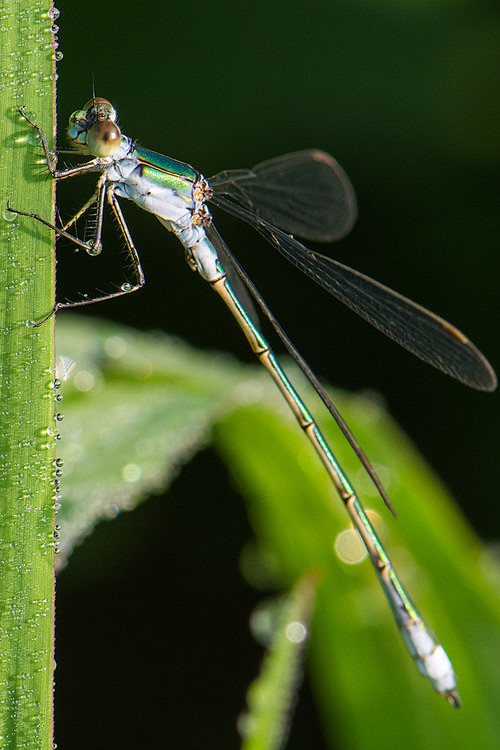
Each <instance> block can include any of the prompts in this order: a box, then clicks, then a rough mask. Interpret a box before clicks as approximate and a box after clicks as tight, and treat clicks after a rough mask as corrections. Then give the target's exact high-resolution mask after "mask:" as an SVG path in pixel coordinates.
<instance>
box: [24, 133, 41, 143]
mask: <svg viewBox="0 0 500 750" xmlns="http://www.w3.org/2000/svg"><path fill="white" fill-rule="evenodd" d="M26 140H27V141H28V143H29V144H30V146H39V145H40V133H39V132H38V130H30V132H29V133H28V135H27V136H26Z"/></svg>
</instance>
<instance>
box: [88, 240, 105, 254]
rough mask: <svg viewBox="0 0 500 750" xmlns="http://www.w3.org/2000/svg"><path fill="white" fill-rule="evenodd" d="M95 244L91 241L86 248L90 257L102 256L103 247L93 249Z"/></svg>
mask: <svg viewBox="0 0 500 750" xmlns="http://www.w3.org/2000/svg"><path fill="white" fill-rule="evenodd" d="M93 243H94V240H89V242H88V245H89V247H87V248H86V250H87V253H88V254H89V255H100V254H101V250H102V247H99V246H97V247H93Z"/></svg>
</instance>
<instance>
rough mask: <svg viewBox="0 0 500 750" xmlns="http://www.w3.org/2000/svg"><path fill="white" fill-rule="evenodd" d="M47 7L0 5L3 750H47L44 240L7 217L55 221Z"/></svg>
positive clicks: (48, 462) (49, 490)
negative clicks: (29, 116) (38, 131)
mask: <svg viewBox="0 0 500 750" xmlns="http://www.w3.org/2000/svg"><path fill="white" fill-rule="evenodd" d="M48 6H49V3H48V2H40V1H39V0H31V2H27V1H26V0H25V1H24V2H20V1H16V0H2V2H0V20H1V27H0V28H1V32H0V39H1V43H0V55H1V63H2V64H1V68H0V112H1V116H0V149H1V152H0V243H1V248H2V262H1V266H0V268H1V270H0V273H1V279H2V281H1V283H0V297H1V302H0V310H1V312H0V316H1V321H0V342H1V343H0V357H1V372H0V378H1V380H0V383H1V405H2V408H1V431H0V446H1V447H0V453H1V459H2V460H1V467H2V471H1V479H0V482H1V491H0V524H1V536H0V560H1V571H2V572H1V584H0V586H1V588H0V602H1V603H0V653H1V661H0V747H2V750H18V748H21V747H22V748H43V749H44V750H50V749H51V748H52V741H53V740H52V736H53V732H52V671H53V646H54V644H53V610H54V575H53V542H54V540H53V531H54V483H53V476H54V463H53V462H54V455H55V438H54V433H55V428H54V398H53V395H54V390H53V388H52V387H51V382H52V380H53V378H54V370H53V364H54V326H53V323H49V324H47V325H45V326H42V327H41V328H37V329H34V328H30V327H29V326H28V325H27V323H28V321H31V320H33V319H34V318H36V317H41V316H43V315H44V314H46V313H47V312H48V311H50V309H51V306H53V295H54V272H55V263H54V255H53V241H52V238H51V236H50V232H47V231H46V230H45V229H42V228H41V227H38V226H36V225H35V223H34V222H32V221H30V220H28V219H21V218H20V217H18V216H15V215H14V214H9V213H7V212H6V211H5V209H6V207H7V201H9V202H10V205H12V206H13V207H15V208H19V209H21V210H31V211H33V210H36V211H37V212H39V213H40V214H43V216H45V217H47V218H50V217H51V216H52V215H53V205H54V195H53V185H52V181H51V180H50V179H47V176H46V174H45V175H44V176H43V177H42V176H40V174H39V172H40V171H41V169H40V167H39V166H38V165H36V161H37V159H38V158H39V157H38V154H37V152H36V151H35V149H34V148H33V145H32V144H33V143H34V140H33V132H32V129H31V128H30V127H29V125H27V123H26V122H25V121H24V120H23V119H22V118H21V117H20V115H19V113H18V111H17V108H18V107H20V106H22V105H25V106H26V107H27V109H28V110H29V111H30V112H31V113H36V117H37V122H38V123H40V124H41V125H42V126H43V128H44V129H45V131H46V133H48V134H51V133H53V132H54V106H55V62H54V49H53V47H52V42H53V35H52V32H51V26H52V21H51V19H50V18H49V17H48V15H47V11H48Z"/></svg>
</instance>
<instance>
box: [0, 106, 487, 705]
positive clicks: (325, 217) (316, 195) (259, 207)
mask: <svg viewBox="0 0 500 750" xmlns="http://www.w3.org/2000/svg"><path fill="white" fill-rule="evenodd" d="M21 114H23V116H24V117H25V119H26V120H27V121H28V122H29V123H30V124H31V125H32V126H33V127H34V128H35V129H36V130H37V131H38V133H39V136H40V142H41V145H42V147H43V150H44V154H45V159H46V162H47V166H48V169H49V171H50V173H51V175H52V177H54V179H56V180H63V179H66V178H70V177H76V176H78V175H82V174H86V173H90V172H97V173H98V174H99V175H100V176H99V180H98V182H97V187H96V190H95V192H94V193H93V195H92V196H91V197H90V198H89V200H88V201H87V202H86V203H85V204H84V205H83V206H82V208H81V209H80V210H79V211H78V212H77V214H76V215H75V216H74V217H73V218H72V219H71V220H70V221H69V222H68V223H67V224H65V225H63V226H53V225H52V224H50V223H49V222H47V221H45V220H44V219H43V218H41V217H40V216H38V215H37V214H33V213H26V212H23V211H17V210H15V209H10V210H11V211H14V212H15V213H18V214H20V215H22V216H30V217H32V218H34V219H37V220H38V221H40V222H42V223H43V224H45V225H46V226H48V227H50V228H51V229H53V230H54V231H55V232H56V233H57V234H58V235H60V236H63V237H67V238H68V239H69V240H71V241H72V242H74V243H75V244H76V245H78V246H79V247H82V248H84V249H85V250H86V251H87V252H88V253H89V254H91V255H96V254H98V253H100V251H101V246H102V239H101V238H102V227H103V217H104V206H105V203H106V201H107V202H108V203H109V205H110V206H111V210H112V212H113V214H114V216H115V217H116V220H117V222H118V226H119V228H120V231H121V233H122V235H123V238H124V240H125V244H126V247H127V250H128V254H129V255H130V259H131V261H132V265H133V269H134V274H135V279H134V283H131V284H130V283H127V284H123V285H122V287H120V288H119V289H117V290H116V291H114V292H112V293H110V294H104V295H101V296H100V297H97V298H95V297H94V298H84V299H82V300H80V301H77V302H59V303H57V305H56V307H55V308H54V310H52V311H51V312H50V313H49V314H48V315H47V316H46V317H45V318H44V319H43V321H41V322H44V321H45V320H47V318H48V317H50V316H51V315H52V314H53V313H54V312H55V311H56V310H59V309H61V308H64V307H75V306H77V305H87V304H90V303H92V302H95V301H99V300H107V299H111V298H112V297H118V296H120V295H123V294H128V293H130V292H133V291H135V290H137V289H139V288H140V287H141V286H142V285H143V284H144V274H143V271H142V268H141V264H140V260H139V256H138V253H137V250H136V248H135V245H134V242H133V240H132V236H131V234H130V232H129V229H128V227H127V224H126V222H125V219H124V216H123V213H122V210H121V207H120V204H119V200H118V199H119V198H127V199H129V200H131V201H134V202H135V203H136V204H137V205H138V206H140V207H141V208H143V209H144V210H145V211H148V212H149V213H152V214H154V215H155V216H156V217H157V218H158V219H159V220H160V222H161V223H162V224H163V225H164V226H165V227H166V228H167V229H168V230H169V231H171V232H173V233H174V234H175V235H176V236H177V238H178V239H179V240H180V242H181V243H182V245H183V247H184V251H185V254H186V260H187V262H188V264H189V266H190V267H191V268H192V269H193V270H194V271H197V272H198V273H199V274H200V275H201V276H202V278H203V279H205V281H207V282H208V283H209V284H210V285H211V286H212V287H213V289H214V290H215V291H216V292H217V293H218V294H219V295H220V297H222V299H223V301H224V302H225V303H226V305H227V306H228V307H229V309H230V311H231V312H232V314H233V315H234V317H235V318H236V321H237V322H238V324H239V325H240V327H241V328H242V330H243V333H244V334H245V336H246V338H247V339H248V342H249V344H250V346H251V348H252V350H253V352H254V353H255V354H256V356H257V357H258V359H259V360H260V362H261V363H262V364H263V365H264V367H265V368H266V369H267V370H268V371H269V373H270V375H271V377H272V378H273V380H274V381H275V383H276V385H277V386H278V388H279V390H280V391H281V393H282V394H283V396H284V398H285V400H286V402H287V403H288V406H289V407H290V409H291V411H292V412H293V414H294V416H295V418H296V419H297V421H298V423H299V425H300V426H301V427H302V429H303V430H304V433H305V434H306V435H307V437H308V438H309V440H310V441H311V443H312V445H313V446H314V448H315V450H316V452H317V454H318V456H319V458H320V460H321V461H322V463H323V465H324V466H325V468H326V470H327V472H328V474H329V475H330V478H331V481H332V482H333V484H334V486H335V488H336V490H337V492H338V494H339V496H340V498H341V500H342V501H343V503H344V505H345V507H346V509H347V511H348V513H349V515H350V517H351V520H352V522H353V524H354V526H355V527H356V529H357V531H358V532H359V534H360V536H361V538H362V539H363V542H364V544H365V546H366V549H367V551H368V554H369V557H370V559H371V561H372V564H373V566H374V568H375V572H376V574H377V576H378V579H379V581H380V584H381V586H382V588H383V590H384V593H385V595H386V597H387V599H388V601H389V604H390V606H391V609H392V612H393V615H394V618H395V620H396V624H397V626H398V628H399V630H400V632H401V634H402V636H403V638H404V640H405V642H406V644H407V646H408V649H409V651H410V653H411V655H412V657H413V658H414V659H415V661H416V663H417V665H418V668H419V670H420V672H421V673H422V674H423V675H424V676H425V677H427V678H429V679H430V681H431V683H432V685H433V687H434V688H435V690H437V692H439V693H441V694H442V695H444V696H445V697H446V698H447V700H448V701H449V702H450V703H451V704H452V705H453V706H455V707H459V706H460V699H459V696H458V693H457V691H456V678H455V674H454V672H453V667H452V665H451V662H450V660H449V658H448V656H447V654H446V653H445V651H444V649H443V647H442V646H441V645H440V644H439V642H438V641H437V639H436V638H435V636H434V634H433V633H432V631H431V630H430V628H429V627H428V626H427V625H426V624H425V622H424V621H423V620H422V618H421V616H420V614H419V612H418V610H417V609H416V607H415V606H414V605H413V603H412V601H411V599H410V598H409V596H408V594H407V593H406V591H405V589H404V588H403V586H402V584H401V582H400V580H399V578H398V576H397V574H396V572H395V570H394V568H393V566H392V564H391V561H390V559H389V557H388V555H387V553H386V551H385V549H384V547H383V546H382V544H381V542H380V540H379V538H378V536H377V534H376V532H375V530H374V528H373V526H372V525H371V523H370V521H369V519H368V517H367V515H366V513H365V511H364V509H363V507H362V505H361V503H360V501H359V499H358V497H357V495H356V493H355V491H354V489H353V488H352V486H351V484H350V482H349V480H348V478H347V477H346V475H345V473H344V472H343V471H342V469H341V467H340V466H339V464H338V463H337V460H336V458H335V456H334V454H333V453H332V451H331V449H330V447H329V445H328V444H327V442H326V440H325V438H324V437H323V435H322V433H321V431H320V430H319V428H318V426H317V424H316V422H315V421H314V419H313V418H312V416H311V414H310V413H309V411H308V409H307V407H306V406H305V404H304V403H303V401H302V400H301V398H300V396H299V395H298V393H297V392H296V390H295V389H294V387H293V386H292V384H291V382H290V381H289V379H288V378H287V376H286V375H285V373H284V371H283V370H282V368H281V366H280V365H279V363H278V361H277V359H276V356H275V354H274V353H273V351H272V349H271V348H270V346H269V344H268V342H267V341H266V339H265V338H264V336H263V334H262V333H261V330H260V325H259V322H258V318H257V315H256V312H255V308H254V305H253V302H252V299H251V298H253V301H254V302H256V303H257V305H258V307H259V308H260V310H261V311H262V313H263V314H264V315H265V316H266V317H267V318H268V319H269V321H270V322H271V323H272V325H273V327H274V329H275V330H276V332H277V334H278V336H279V337H280V338H281V340H282V342H283V343H284V345H285V347H286V349H287V350H288V352H289V353H290V354H291V355H292V356H293V357H294V359H295V360H296V362H297V363H298V364H299V365H300V367H301V368H302V370H303V371H304V373H305V375H306V376H307V377H308V379H309V380H310V381H311V383H312V384H313V386H314V388H315V389H316V391H317V392H318V394H319V396H320V397H321V399H322V400H323V402H324V403H325V405H326V407H327V408H328V410H329V411H330V413H331V414H332V416H333V417H334V419H335V420H336V422H337V423H338V425H339V427H340V428H341V430H342V432H343V434H344V435H345V437H346V438H347V440H348V441H349V443H350V444H351V445H352V447H353V448H354V450H355V451H356V453H357V455H358V457H359V459H360V460H361V462H362V463H363V466H364V467H365V469H366V470H367V472H368V473H369V475H370V477H371V478H372V480H373V481H374V483H375V485H376V486H377V489H378V491H379V492H380V494H381V496H382V497H383V499H384V501H385V502H386V503H387V505H388V506H389V507H391V506H390V503H389V499H388V497H387V494H386V492H385V490H384V488H383V486H382V484H381V482H380V480H379V479H378V477H377V475H376V473H375V471H374V469H373V468H372V466H371V464H370V462H369V461H368V459H367V457H366V456H365V454H364V453H363V451H362V449H361V448H360V446H359V445H358V443H357V442H356V440H355V438H354V436H353V434H352V433H351V431H350V429H349V427H348V426H347V424H346V423H345V421H344V420H343V418H342V416H341V415H340V414H339V412H338V410H337V409H336V407H335V405H334V404H333V403H332V402H331V400H330V398H329V397H328V395H327V394H326V392H325V391H324V389H323V388H322V386H321V384H320V383H319V381H318V379H317V377H316V376H315V375H314V373H313V372H312V370H311V369H310V367H309V366H308V365H307V363H306V362H305V361H304V359H303V358H302V356H301V355H300V354H299V352H298V351H297V350H296V348H295V347H294V345H293V344H292V342H291V341H290V339H289V338H288V336H287V335H286V333H285V331H284V330H283V328H282V327H281V326H280V324H279V323H278V321H277V320H276V318H275V317H274V316H273V314H272V312H271V311H270V309H269V308H268V306H267V305H266V303H265V302H264V300H263V299H262V297H261V295H260V294H259V292H258V290H257V289H256V288H255V286H254V284H253V283H252V281H251V280H250V279H249V277H248V276H247V274H246V273H245V271H244V270H243V268H242V267H241V265H240V264H239V262H238V261H237V260H236V258H235V257H234V255H233V254H232V253H231V251H230V250H229V248H228V246H227V245H226V243H225V242H224V240H223V239H222V237H221V236H220V235H219V233H218V232H217V230H216V228H215V226H214V224H213V221H212V216H211V214H210V212H209V209H208V204H209V203H212V204H213V205H215V206H218V207H220V208H222V209H224V210H225V211H227V212H228V213H230V214H233V215H234V216H236V217H237V218H239V219H242V220H243V221H245V222H247V223H249V224H250V225H251V226H252V227H254V228H255V229H256V230H257V231H258V232H259V233H260V234H262V235H263V237H264V238H265V239H266V240H267V241H268V242H270V243H271V245H273V246H274V247H275V248H276V249H277V250H278V251H279V252H280V253H281V254H282V255H284V256H285V258H286V259H287V260H289V261H290V262H291V263H293V264H294V265H296V266H297V267H298V268H299V269H300V270H301V271H303V272H304V273H305V274H306V275H308V276H310V277H311V278H312V279H314V281H316V283H318V284H319V285H320V286H322V287H323V288H324V289H326V290H327V291H328V292H330V293H331V294H333V295H334V296H335V297H337V298H338V299H340V300H341V301H342V302H344V303H345V304H346V305H348V306H349V307H350V308H351V309H352V310H354V311H355V312H357V313H358V315H361V316H362V317H363V318H364V319H365V320H367V321H368V322H369V323H371V324H372V325H374V326H375V327H376V328H378V329H379V330H380V331H382V332H383V333H385V334H386V335H387V336H389V337H390V338H392V339H394V340H395V341H396V342H397V343H399V344H401V346H403V347H405V348H406V349H408V350H409V351H411V352H412V353H413V354H415V355H416V356H417V357H420V358H421V359H423V360H425V361H426V362H428V363H429V364H431V365H433V366H434V367H436V368H438V369H440V370H442V371H443V372H445V373H447V374H448V375H451V376H452V377H454V378H457V379H458V380H460V381H461V382H463V383H465V384H466V385H469V386H471V387H472V388H476V389H478V390H484V391H491V390H493V389H494V388H495V387H496V376H495V373H494V371H493V369H492V368H491V366H490V364H489V363H488V361H487V360H486V358H485V357H484V356H483V355H482V354H481V352H479V350H478V349H477V348H476V347H475V346H474V345H473V344H472V343H471V342H470V341H469V340H468V339H467V337H466V336H464V334H463V333H461V332H460V331H459V330H457V329H456V328H455V327H454V326H452V325H451V324H450V323H447V322H446V321H445V320H443V319H442V318H440V317H438V316H437V315H435V314H434V313H431V312H429V311H428V310H426V309H424V308H423V307H421V306H420V305H417V304H416V303H415V302H412V301H411V300H409V299H407V298H405V297H403V296H401V295H400V294H398V293H397V292H394V291H392V290H391V289H389V288H387V287H386V286H383V285H382V284H379V283H378V282H376V281H374V280H373V279H370V278H368V277H367V276H365V275H363V274H361V273H359V272H357V271H354V270H353V269H351V268H348V267H347V266H344V265H342V264H341V263H338V262H337V261H335V260H332V259H330V258H327V257H325V256H323V255H319V254H317V253H313V252H311V251H310V250H309V249H307V248H306V247H304V245H302V244H301V243H300V242H298V240H296V239H295V237H294V236H293V235H294V234H297V235H299V236H301V237H305V238H308V239H310V240H315V241H330V242H331V241H333V240H338V239H340V238H341V237H343V236H344V235H345V234H346V233H347V232H349V231H350V229H351V227H352V225H353V223H354V221H355V219H356V215H357V209H356V199H355V195H354V190H353V188H352V185H351V183H350V181H349V179H348V177H347V175H346V174H345V173H344V171H343V170H342V168H341V167H340V166H339V164H338V163H337V162H336V161H335V160H334V159H333V158H332V157H331V156H329V155H328V154H326V153H324V152H322V151H317V150H308V151H299V152H297V153H293V154H288V155H286V156H281V157H278V158H276V159H270V160H269V161H265V162H262V163H260V164H258V165H257V166H255V167H253V169H238V170H229V171H224V172H220V173H219V174H217V175H215V176H214V177H212V178H211V179H209V180H206V179H205V178H204V177H203V176H202V175H201V174H200V173H199V172H197V171H196V170H195V169H193V168H192V167H191V166H190V165H189V164H186V163H184V162H180V161H176V160H175V159H171V158H169V157H166V156H162V155H161V154H158V153H155V152H153V151H149V150H148V149H145V148H142V147H141V146H139V145H137V144H136V143H135V142H134V141H132V140H131V139H130V138H128V137H127V136H125V135H123V134H122V133H121V132H120V129H119V128H118V125H117V124H116V111H115V109H114V108H113V106H112V105H111V104H110V102H108V101H107V100H106V99H102V98H95V97H94V98H92V99H91V100H90V101H89V102H87V104H86V105H85V107H84V108H83V109H82V110H78V111H76V112H74V113H73V114H72V115H71V117H70V119H69V127H68V135H69V139H70V141H71V143H72V144H73V146H74V147H75V148H76V149H77V151H78V152H80V154H82V155H87V156H90V157H92V158H91V159H90V161H87V162H85V163H84V164H81V165H79V166H75V167H71V168H68V169H64V170H58V169H57V160H56V157H55V156H54V155H53V154H52V153H51V152H50V150H49V146H48V143H47V140H46V138H45V136H44V134H43V132H42V131H41V129H40V128H39V126H38V125H36V124H35V123H34V122H32V120H30V119H29V118H28V117H27V116H26V115H25V114H24V113H23V112H22V111H21ZM89 209H92V210H95V211H96V221H95V230H94V232H93V236H92V238H91V239H88V240H82V239H79V238H78V237H76V236H75V235H74V234H72V233H71V232H70V231H69V230H70V229H71V227H72V226H73V225H74V224H75V223H76V222H77V220H78V219H80V218H81V217H82V216H83V215H84V214H85V213H86V212H87V211H88V210H89ZM40 324H41V323H37V324H36V325H40Z"/></svg>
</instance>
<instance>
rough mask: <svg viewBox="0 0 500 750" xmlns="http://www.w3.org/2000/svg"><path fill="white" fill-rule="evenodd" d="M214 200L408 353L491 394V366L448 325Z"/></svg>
mask: <svg viewBox="0 0 500 750" xmlns="http://www.w3.org/2000/svg"><path fill="white" fill-rule="evenodd" d="M212 200H213V202H214V203H215V204H216V205H218V206H220V207H221V208H223V209H224V210H226V211H227V212H228V213H231V214H233V215H234V216H237V217H238V218H240V219H243V220H244V221H246V222H248V223H249V224H251V225H252V226H253V227H254V228H255V229H257V231H258V232H260V233H261V234H262V235H263V236H264V237H265V238H266V240H267V241H268V242H270V243H271V244H272V245H274V247H276V248H277V249H278V250H279V251H280V253H281V254H282V255H284V257H285V258H286V259H287V260H289V261H290V262H291V263H293V264H294V265H295V266H297V268H299V269H300V270H301V271H302V272H303V273H305V274H306V275H307V276H310V278H311V279H313V280H314V281H315V282H316V283H317V284H319V285H320V286H321V287H323V289H326V290H327V291H328V292H330V294H332V295H333V296H334V297H337V299H339V300H341V301H342V302H343V303H344V304H345V305H347V306H348V307H350V308H351V310H354V312H356V313H357V314H358V315H360V316H361V317H362V318H364V319H365V320H366V321H367V322H368V323H371V324H372V325H373V326H375V328H378V330H379V331H381V332H382V333H385V335H386V336H389V338H391V339H393V340H394V341H396V342H397V343H398V344H400V345H401V346H403V347H404V348H405V349H408V351H410V352H412V354H414V355H415V356H417V357H419V358H420V359H423V360H424V361H425V362H427V363H428V364H430V365H432V366H433V367H436V368H437V369H438V370H441V371H442V372H445V373H447V374H448V375H451V376H452V377H453V378H456V379H457V380H459V381H461V382H462V383H465V384H466V385H468V386H470V387H471V388H476V389H478V390H482V391H492V390H494V389H495V387H496V384H497V379H496V375H495V372H494V370H493V368H492V367H491V365H490V363H489V362H488V360H487V359H486V357H484V355H483V354H482V353H481V352H480V351H479V350H478V349H477V348H476V347H475V346H474V344H473V343H472V342H471V341H469V339H468V338H467V337H466V336H465V335H464V334H463V333H462V332H461V331H459V330H458V328H455V326H453V325H451V323H448V322H447V321H446V320H444V319H443V318H440V317H439V316H438V315H435V314H434V313H432V312H430V311H429V310H426V309H425V308H424V307H421V305H418V304H417V303H416V302H412V300H410V299H408V298H407V297H404V296H403V295H401V294H398V293H397V292H395V291H393V290H392V289H389V287H386V286H384V285H383V284H380V283H379V282H378V281H375V280H374V279H371V278H369V277H368V276H365V275H364V274H362V273H360V272H359V271H355V270H354V269H352V268H349V267H348V266H345V265H343V264H342V263H338V262H337V261H335V260H332V259H331V258H327V257H326V256H324V255H320V254H319V253H313V252H312V251H311V250H308V249H307V248H306V247H304V245H302V244H301V243H300V242H298V241H297V240H295V239H294V238H293V237H290V236H289V235H287V234H285V233H284V232H281V231H280V230H279V229H277V228H276V227H273V226H271V225H270V224H269V223H267V222H266V221H264V220H262V219H257V218H256V217H255V216H253V214H251V213H250V212H249V211H247V210H245V209H244V208H241V207H240V206H237V205H235V204H234V203H232V201H230V200H228V199H227V198H224V197H222V196H213V198H212Z"/></svg>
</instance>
